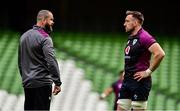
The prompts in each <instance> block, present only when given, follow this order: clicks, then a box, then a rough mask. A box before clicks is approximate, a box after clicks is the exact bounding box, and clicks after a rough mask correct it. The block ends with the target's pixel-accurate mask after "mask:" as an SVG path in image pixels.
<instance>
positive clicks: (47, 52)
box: [42, 37, 61, 86]
mask: <svg viewBox="0 0 180 111" xmlns="http://www.w3.org/2000/svg"><path fill="white" fill-rule="evenodd" d="M42 45H43V46H42V49H43V53H44V56H45V60H46V61H47V66H48V69H49V72H50V74H52V75H51V76H52V79H53V82H54V83H55V84H56V85H58V86H59V85H61V80H60V71H59V67H58V63H57V60H56V56H55V52H54V47H53V42H52V39H51V38H50V37H46V39H45V40H44V41H43V44H42Z"/></svg>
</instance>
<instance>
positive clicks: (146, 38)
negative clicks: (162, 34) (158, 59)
mask: <svg viewBox="0 0 180 111" xmlns="http://www.w3.org/2000/svg"><path fill="white" fill-rule="evenodd" d="M154 43H156V40H155V39H154V37H152V36H151V35H149V34H146V35H143V36H142V37H141V44H142V45H143V46H144V47H145V48H146V49H148V48H149V47H150V46H151V45H152V44H154Z"/></svg>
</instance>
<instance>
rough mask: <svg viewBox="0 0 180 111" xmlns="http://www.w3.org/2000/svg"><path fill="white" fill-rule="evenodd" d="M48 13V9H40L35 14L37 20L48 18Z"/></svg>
mask: <svg viewBox="0 0 180 111" xmlns="http://www.w3.org/2000/svg"><path fill="white" fill-rule="evenodd" d="M49 13H51V12H50V11H49V10H40V11H39V12H38V14H37V21H41V20H42V19H46V18H48V17H49Z"/></svg>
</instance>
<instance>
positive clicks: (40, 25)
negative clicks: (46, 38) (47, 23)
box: [36, 22, 44, 28]
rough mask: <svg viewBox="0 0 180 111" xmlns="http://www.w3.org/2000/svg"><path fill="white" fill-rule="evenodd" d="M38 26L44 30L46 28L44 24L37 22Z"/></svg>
mask: <svg viewBox="0 0 180 111" xmlns="http://www.w3.org/2000/svg"><path fill="white" fill-rule="evenodd" d="M36 25H37V26H38V27H42V28H43V27H44V25H43V23H41V22H37V23H36Z"/></svg>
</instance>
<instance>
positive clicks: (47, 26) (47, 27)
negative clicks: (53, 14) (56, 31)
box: [44, 24, 53, 35]
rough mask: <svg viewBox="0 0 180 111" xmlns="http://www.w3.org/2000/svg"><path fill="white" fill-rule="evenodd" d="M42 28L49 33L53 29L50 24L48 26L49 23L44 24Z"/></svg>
mask: <svg viewBox="0 0 180 111" xmlns="http://www.w3.org/2000/svg"><path fill="white" fill-rule="evenodd" d="M44 30H45V32H46V33H48V34H49V35H50V34H51V32H52V31H53V29H52V26H50V25H49V24H46V25H45V26H44Z"/></svg>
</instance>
